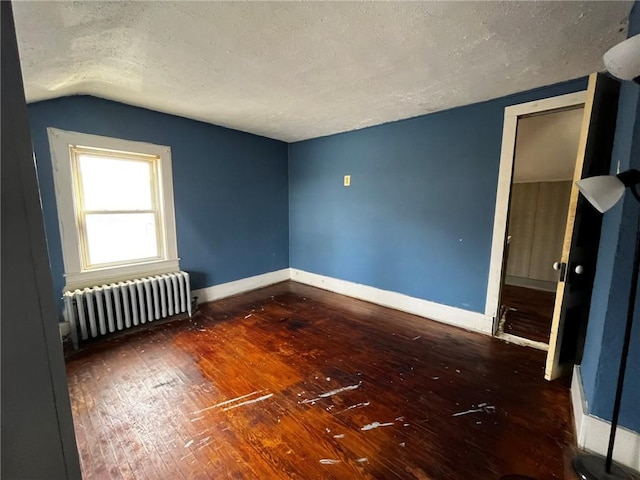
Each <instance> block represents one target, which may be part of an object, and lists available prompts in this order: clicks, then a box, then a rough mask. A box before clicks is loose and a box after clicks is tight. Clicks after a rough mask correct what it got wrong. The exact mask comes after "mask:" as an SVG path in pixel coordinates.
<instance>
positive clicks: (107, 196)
mask: <svg viewBox="0 0 640 480" xmlns="http://www.w3.org/2000/svg"><path fill="white" fill-rule="evenodd" d="M78 166H79V169H80V173H81V175H80V178H81V179H82V186H81V188H82V195H83V197H84V208H85V210H151V208H152V201H151V200H152V196H151V195H152V193H151V192H152V190H151V178H152V177H151V167H152V163H151V162H147V161H136V160H128V159H121V158H112V157H100V156H96V155H86V154H80V155H78Z"/></svg>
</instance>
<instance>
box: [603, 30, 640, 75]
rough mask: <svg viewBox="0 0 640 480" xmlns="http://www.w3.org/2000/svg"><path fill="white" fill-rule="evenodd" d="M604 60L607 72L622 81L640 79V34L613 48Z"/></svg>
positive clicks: (605, 55)
mask: <svg viewBox="0 0 640 480" xmlns="http://www.w3.org/2000/svg"><path fill="white" fill-rule="evenodd" d="M602 59H603V60H604V64H605V66H606V67H607V71H608V72H609V73H610V74H611V75H613V76H614V77H616V78H619V79H620V80H633V79H634V78H637V77H640V34H638V35H634V36H633V37H631V38H627V39H626V40H625V41H624V42H622V43H619V44H617V45H616V46H614V47H612V48H611V49H610V50H609V51H608V52H607V53H605V54H604V56H603V57H602Z"/></svg>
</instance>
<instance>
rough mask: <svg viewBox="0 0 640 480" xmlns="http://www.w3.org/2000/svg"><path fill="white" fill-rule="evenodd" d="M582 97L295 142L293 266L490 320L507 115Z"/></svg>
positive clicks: (523, 97)
mask: <svg viewBox="0 0 640 480" xmlns="http://www.w3.org/2000/svg"><path fill="white" fill-rule="evenodd" d="M585 88H586V80H585V79H580V80H575V81H571V82H567V83H564V84H560V85H555V86H551V87H546V88H542V89H537V90H534V91H530V92H526V93H521V94H517V95H512V96H509V97H503V98H499V99H496V100H491V101H488V102H484V103H479V104H474V105H469V106H465V107H460V108H455V109H452V110H447V111H443V112H439V113H435V114H431V115H426V116H422V117H417V118H412V119H409V120H403V121H399V122H394V123H388V124H385V125H380V126H376V127H370V128H366V129H363V130H358V131H354V132H347V133H342V134H338V135H332V136H329V137H324V138H318V139H313V140H307V141H303V142H298V143H294V144H291V145H290V146H289V176H290V182H289V189H290V190H289V229H290V230H289V231H290V243H289V248H290V264H291V267H292V268H298V269H301V270H305V271H308V272H312V273H317V274H321V275H327V276H329V277H334V278H340V279H343V280H348V281H351V282H356V283H361V284H366V285H370V286H373V287H377V288H381V289H384V290H391V291H395V292H400V293H404V294H407V295H411V296H413V297H418V298H422V299H425V300H430V301H433V302H437V303H442V304H446V305H451V306H454V307H459V308H463V309H466V310H472V311H475V312H482V313H484V308H485V300H486V293H487V280H488V275H489V262H490V256H491V240H492V232H493V221H494V211H495V199H496V189H497V183H498V170H499V164H500V148H501V141H502V127H503V119H504V108H505V107H506V106H508V105H513V104H517V103H522V102H528V101H532V100H536V99H540V98H544V97H551V96H555V95H561V94H565V93H570V92H575V91H578V90H583V89H585ZM345 174H350V175H351V187H349V188H345V187H343V186H342V181H343V175H345Z"/></svg>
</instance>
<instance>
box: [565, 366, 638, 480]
mask: <svg viewBox="0 0 640 480" xmlns="http://www.w3.org/2000/svg"><path fill="white" fill-rule="evenodd" d="M571 402H572V403H573V420H574V422H575V427H576V440H577V442H578V446H579V447H580V448H583V449H585V450H588V451H590V452H594V453H597V454H599V455H606V454H607V446H608V443H609V432H610V431H611V423H610V422H607V421H605V420H602V419H601V418H598V417H594V416H593V415H589V410H588V408H587V402H586V398H585V396H584V390H583V388H582V375H581V374H580V367H579V366H577V365H576V366H575V367H574V369H573V379H572V380H571ZM613 459H614V460H615V461H616V462H618V463H620V464H622V465H626V466H627V467H630V468H632V469H634V470H638V471H640V433H637V432H633V431H631V430H627V429H626V428H623V427H618V428H617V430H616V441H615V445H614V447H613Z"/></svg>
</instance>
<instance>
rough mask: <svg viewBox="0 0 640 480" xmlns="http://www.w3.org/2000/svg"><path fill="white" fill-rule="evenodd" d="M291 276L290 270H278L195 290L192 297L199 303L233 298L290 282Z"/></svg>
mask: <svg viewBox="0 0 640 480" xmlns="http://www.w3.org/2000/svg"><path fill="white" fill-rule="evenodd" d="M290 276H291V274H290V272H289V269H288V268H283V269H282V270H276V271H275V272H269V273H263V274H261V275H255V276H253V277H247V278H241V279H240V280H234V281H233V282H227V283H221V284H220V285H214V286H212V287H207V288H201V289H199V290H193V291H192V292H191V296H196V297H198V303H203V302H212V301H214V300H220V299H221V298H226V297H231V296H232V295H238V294H240V293H245V292H248V291H250V290H256V289H257V288H262V287H267V286H269V285H273V284H274V283H279V282H284V281H285V280H289V278H290Z"/></svg>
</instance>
